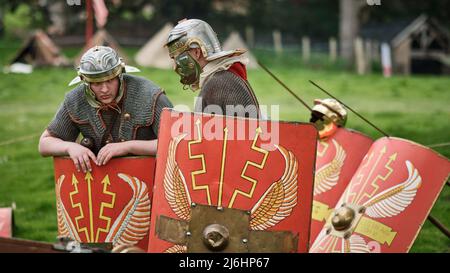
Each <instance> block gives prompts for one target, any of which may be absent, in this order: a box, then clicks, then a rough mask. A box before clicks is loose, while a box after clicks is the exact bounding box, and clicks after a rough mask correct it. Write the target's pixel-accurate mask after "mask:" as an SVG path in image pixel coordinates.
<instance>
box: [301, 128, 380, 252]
mask: <svg viewBox="0 0 450 273" xmlns="http://www.w3.org/2000/svg"><path fill="white" fill-rule="evenodd" d="M372 143H373V140H372V139H371V138H369V137H367V136H365V135H363V134H361V133H360V132H357V131H352V130H348V129H345V128H338V129H337V131H336V132H335V133H334V134H333V135H332V136H331V137H329V138H327V139H321V140H319V141H318V142H317V159H316V174H315V180H314V201H313V211H312V222H311V236H310V240H311V241H310V242H311V243H312V242H314V239H315V238H316V237H317V235H318V234H319V232H320V230H322V227H323V225H324V224H325V221H326V220H327V219H328V216H329V215H330V213H331V212H332V211H333V209H334V207H335V206H336V203H337V202H338V201H339V198H340V196H341V195H342V193H343V192H344V191H345V188H346V187H347V185H348V183H349V182H350V180H351V179H352V176H353V174H354V173H355V171H356V169H357V168H358V166H359V163H360V162H361V160H362V159H363V157H364V155H365V154H366V153H367V151H368V150H369V148H370V145H372Z"/></svg>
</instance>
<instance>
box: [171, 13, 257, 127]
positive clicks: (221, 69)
mask: <svg viewBox="0 0 450 273" xmlns="http://www.w3.org/2000/svg"><path fill="white" fill-rule="evenodd" d="M166 47H167V48H168V50H169V56H170V57H171V58H172V59H173V60H174V62H175V72H176V73H177V74H179V75H180V77H181V80H180V82H181V83H182V84H183V88H184V89H187V88H190V89H192V90H193V91H194V90H197V89H200V90H201V91H200V94H199V96H198V98H197V101H196V103H195V111H196V112H206V113H215V114H222V115H229V116H243V117H252V118H258V117H259V115H260V112H259V104H258V100H257V99H256V96H255V94H254V92H253V90H252V88H251V86H250V84H249V83H248V81H247V71H246V67H245V66H246V64H247V63H248V59H247V58H246V57H245V56H244V55H243V54H244V53H245V50H241V49H236V50H229V51H223V50H222V48H221V45H220V42H219V40H218V39H217V35H216V33H215V32H214V30H213V29H212V28H211V26H210V25H209V24H208V23H206V22H204V21H202V20H198V19H189V20H186V19H184V20H182V21H180V22H179V23H178V25H176V26H175V27H174V28H173V29H172V30H171V31H170V33H169V37H168V39H167V43H166Z"/></svg>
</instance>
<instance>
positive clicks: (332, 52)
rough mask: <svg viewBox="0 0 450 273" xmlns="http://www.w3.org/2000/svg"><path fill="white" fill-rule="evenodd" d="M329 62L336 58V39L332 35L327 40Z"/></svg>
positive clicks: (333, 61) (334, 60)
mask: <svg viewBox="0 0 450 273" xmlns="http://www.w3.org/2000/svg"><path fill="white" fill-rule="evenodd" d="M329 50H330V62H331V63H335V62H336V60H337V41H336V38H334V37H332V38H330V40H329Z"/></svg>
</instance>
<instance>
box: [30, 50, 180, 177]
mask: <svg viewBox="0 0 450 273" xmlns="http://www.w3.org/2000/svg"><path fill="white" fill-rule="evenodd" d="M135 71H139V70H137V69H136V68H133V67H130V66H126V65H125V64H124V63H123V61H122V59H121V58H120V57H119V56H118V54H117V52H116V51H114V50H113V49H112V48H110V47H104V46H95V47H93V48H91V49H89V50H88V51H87V52H86V53H85V54H84V55H83V56H82V58H81V60H80V66H79V67H78V77H77V78H75V79H74V80H73V81H72V82H71V84H69V85H72V84H75V83H79V82H81V84H79V85H78V86H77V87H76V88H74V89H73V90H72V91H70V92H69V93H68V94H67V95H66V97H65V99H64V101H63V103H62V104H61V106H60V108H59V110H58V111H57V113H56V115H55V117H54V119H53V120H52V121H51V122H50V124H49V125H48V127H47V129H46V130H45V131H44V133H43V134H42V136H41V138H40V141H39V152H40V153H41V154H42V155H43V156H60V155H68V156H70V158H71V159H72V160H73V162H74V164H75V165H76V167H77V169H78V170H80V168H81V169H82V170H83V171H84V172H86V171H88V170H90V169H91V165H90V159H92V160H93V162H95V163H96V164H97V165H104V164H106V163H107V162H108V161H109V160H110V159H111V158H112V157H115V156H125V155H129V154H132V155H152V154H156V147H157V137H158V126H159V118H160V114H161V111H162V109H163V108H164V107H169V108H171V107H172V104H171V103H170V101H169V100H168V98H167V97H166V96H165V94H164V92H163V90H162V89H161V88H160V87H158V86H157V85H156V84H154V83H153V82H151V81H149V80H147V79H144V78H142V77H137V76H132V75H129V74H128V73H127V72H135ZM80 133H81V135H82V139H81V141H80V143H77V142H76V140H77V139H78V137H79V135H80Z"/></svg>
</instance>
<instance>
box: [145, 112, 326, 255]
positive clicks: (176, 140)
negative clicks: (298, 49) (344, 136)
mask: <svg viewBox="0 0 450 273" xmlns="http://www.w3.org/2000/svg"><path fill="white" fill-rule="evenodd" d="M316 141H317V130H316V129H315V127H314V126H313V125H311V124H301V123H286V122H275V121H273V122H272V121H267V120H265V121H262V120H253V119H244V118H234V117H225V116H214V115H207V114H203V115H202V114H200V113H199V114H194V113H180V112H176V111H171V110H167V109H166V110H164V112H163V115H162V118H161V127H160V131H159V143H158V164H157V167H156V174H155V187H154V198H153V204H155V205H154V206H153V207H152V220H151V223H152V224H151V229H150V241H149V248H148V250H149V252H306V251H307V250H308V242H309V227H310V221H311V204H312V190H313V179H314V164H315V153H316ZM160 159H161V160H160Z"/></svg>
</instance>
